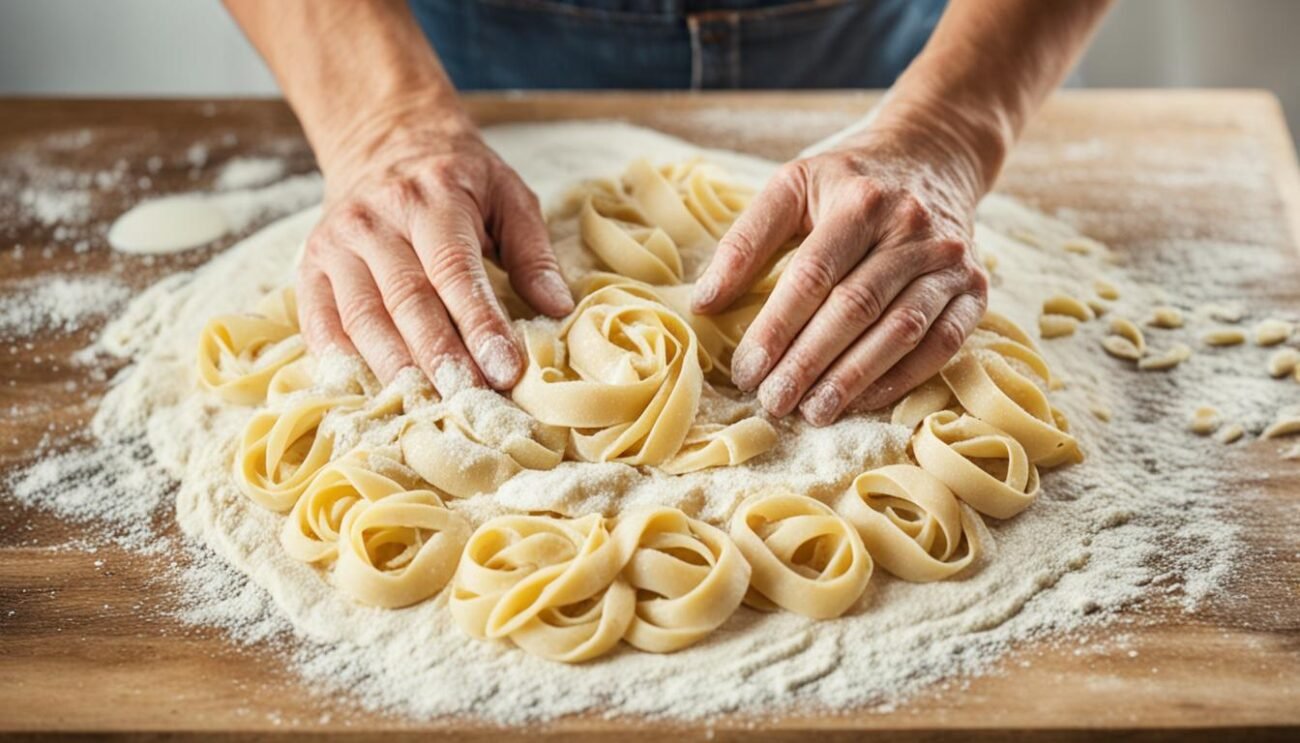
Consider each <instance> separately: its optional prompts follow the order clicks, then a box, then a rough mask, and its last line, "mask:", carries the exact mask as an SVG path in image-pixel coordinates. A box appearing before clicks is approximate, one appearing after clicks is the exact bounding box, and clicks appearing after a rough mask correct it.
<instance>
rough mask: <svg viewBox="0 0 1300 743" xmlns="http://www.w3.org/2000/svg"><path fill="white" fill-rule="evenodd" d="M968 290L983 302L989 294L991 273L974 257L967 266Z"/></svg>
mask: <svg viewBox="0 0 1300 743" xmlns="http://www.w3.org/2000/svg"><path fill="white" fill-rule="evenodd" d="M965 274H966V288H967V291H968V292H969V293H970V294H972V295H974V296H975V298H977V299H979V300H980V302H981V304H983V303H984V302H985V301H986V300H987V298H988V295H989V274H988V271H985V270H984V267H983V266H981V265H979V263H978V262H977V261H975V260H974V259H973V258H972V259H970V261H969V262H968V264H967V265H966V268H965Z"/></svg>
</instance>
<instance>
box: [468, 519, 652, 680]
mask: <svg viewBox="0 0 1300 743" xmlns="http://www.w3.org/2000/svg"><path fill="white" fill-rule="evenodd" d="M619 557H620V555H619V550H618V548H617V547H616V546H615V545H614V543H613V542H612V541H611V540H610V535H609V531H608V530H607V529H606V527H605V524H604V521H603V519H602V518H601V517H600V516H599V515H598V514H590V515H588V516H584V517H582V518H580V519H572V520H569V519H559V518H550V517H545V516H502V517H499V518H495V519H492V520H491V521H488V522H487V523H485V524H483V525H482V526H480V527H479V528H478V529H477V530H476V531H475V532H474V534H473V535H472V536H471V537H470V538H469V541H468V543H467V544H466V546H465V551H464V555H463V556H462V557H461V562H460V567H459V569H458V570H457V571H456V577H455V580H454V581H453V583H452V590H451V594H450V597H449V600H448V605H449V606H450V608H451V614H452V617H453V618H454V619H455V621H456V624H457V626H459V627H460V628H461V629H462V630H464V631H465V632H466V633H468V634H469V635H470V636H472V637H477V638H480V639H505V638H509V639H510V640H512V641H513V642H514V643H515V644H517V645H519V646H520V647H522V648H523V649H525V650H527V651H528V652H530V653H532V654H534V655H538V656H540V657H543V658H547V659H550V660H558V661H564V662H568V663H576V662H581V661H584V660H589V659H591V658H595V657H597V656H599V655H603V654H604V653H606V652H608V651H609V650H610V649H612V648H613V647H614V646H615V645H616V644H618V641H619V639H620V638H622V637H623V635H624V634H625V633H626V632H627V629H628V627H629V626H630V625H631V623H632V618H633V615H634V614H635V610H636V592H635V591H634V590H633V589H632V587H631V585H629V584H628V583H627V582H626V581H624V580H622V579H621V578H619V572H620V570H621V569H622V565H621V564H620V562H619Z"/></svg>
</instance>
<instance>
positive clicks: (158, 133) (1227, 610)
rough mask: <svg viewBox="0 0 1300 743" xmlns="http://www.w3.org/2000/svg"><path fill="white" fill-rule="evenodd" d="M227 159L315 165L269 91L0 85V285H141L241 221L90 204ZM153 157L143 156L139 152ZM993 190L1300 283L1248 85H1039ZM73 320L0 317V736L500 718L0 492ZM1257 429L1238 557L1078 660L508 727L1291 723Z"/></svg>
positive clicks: (1286, 209) (1278, 301)
mask: <svg viewBox="0 0 1300 743" xmlns="http://www.w3.org/2000/svg"><path fill="white" fill-rule="evenodd" d="M874 100H875V96H874V95H872V94H869V93H822V94H719V95H683V94H662V95H659V94H649V95H641V94H636V95H633V94H609V95H595V96H592V95H576V94H555V95H542V96H522V97H517V96H510V97H490V96H489V97H476V98H472V100H471V101H470V105H471V107H472V109H473V112H474V114H475V116H476V117H477V118H478V119H479V120H480V121H481V122H483V123H485V124H486V123H496V122H504V121H538V120H555V119H565V118H612V119H623V120H628V121H632V122H634V123H638V124H643V125H648V126H652V127H655V128H658V129H661V130H663V131H666V132H668V133H670V134H675V135H678V136H681V137H685V138H687V139H689V140H692V141H695V142H697V143H700V144H703V145H707V146H715V147H726V148H731V149H739V150H743V151H748V152H752V153H755V154H759V155H764V156H768V157H772V158H778V159H779V158H786V157H789V156H791V155H793V154H794V153H796V152H797V151H798V150H799V149H800V148H801V147H803V146H805V145H806V144H808V143H810V142H812V141H815V140H817V139H819V138H820V137H822V136H824V135H827V134H829V133H831V132H833V131H835V130H836V129H838V128H839V127H841V126H843V125H845V124H847V123H849V122H851V121H853V120H854V119H856V118H857V117H858V116H860V115H861V113H862V112H863V111H864V110H865V109H866V108H867V107H868V106H869V105H870V103H871V102H872V101H874ZM196 144H197V145H201V147H202V148H203V152H200V151H199V150H195V149H192V148H193V147H194V145H196ZM204 153H205V154H206V157H204V158H199V157H198V155H199V154H204ZM245 155H274V156H277V157H283V158H285V159H286V160H287V162H288V163H289V168H290V171H291V172H306V171H309V170H310V169H311V168H312V167H313V161H312V157H311V154H310V151H309V150H308V149H307V147H306V145H305V143H304V141H303V140H302V137H301V133H300V131H299V129H298V126H297V124H296V122H295V121H294V119H293V117H292V115H291V114H290V112H289V111H288V109H287V108H286V107H285V106H284V105H283V104H282V103H281V102H278V101H215V102H204V101H165V102H164V101H67V100H0V292H2V293H5V294H6V295H7V294H8V293H10V292H13V291H15V290H16V288H18V287H21V285H22V282H23V281H24V280H26V279H29V278H31V277H34V276H44V275H49V274H76V275H94V274H104V275H112V276H115V277H117V278H119V279H120V280H122V281H124V282H127V283H129V284H130V285H131V286H132V287H134V288H137V289H138V288H142V287H144V286H146V285H148V284H149V283H150V282H152V281H154V280H156V279H157V278H159V277H161V276H164V275H166V274H168V273H171V272H173V271H176V270H179V269H184V268H191V267H194V266H196V265H199V264H200V263H202V262H203V261H204V260H206V259H207V258H209V257H210V256H212V255H213V254H215V253H216V252H218V251H220V250H221V249H222V248H224V247H227V246H228V245H230V244H232V243H233V242H234V241H235V240H236V239H237V237H239V236H231V237H230V238H228V239H225V240H223V241H221V243H220V244H218V245H215V246H212V247H210V248H204V249H199V250H195V251H190V252H187V253H182V254H180V255H175V256H167V257H161V258H158V259H154V260H149V259H144V258H139V257H126V256H118V255H114V254H112V253H110V251H109V250H108V249H107V245H106V242H105V240H104V233H105V231H106V228H107V224H108V222H110V221H111V219H112V218H113V217H114V216H116V215H117V214H119V213H120V212H121V211H123V210H124V209H126V208H127V207H129V206H130V205H131V204H133V203H135V202H137V201H138V200H139V199H140V198H142V197H144V196H147V195H153V194H160V193H169V192H180V191H187V190H194V189H201V188H208V187H210V186H211V184H212V180H213V178H214V177H215V174H216V172H217V171H218V170H219V168H220V166H221V165H222V164H223V163H225V162H226V161H228V160H229V159H230V158H232V157H236V156H245ZM151 157H159V158H161V160H154V162H153V166H152V167H150V163H149V161H150V158H151ZM200 160H202V162H200ZM103 172H108V173H113V172H120V173H122V174H123V175H122V176H121V177H119V178H117V180H116V181H113V182H107V183H106V187H105V188H103V189H102V190H101V189H95V188H92V189H91V190H92V191H93V194H92V197H91V201H90V205H89V208H90V210H91V211H92V219H91V220H90V221H89V222H88V223H87V224H86V225H84V226H81V227H79V228H78V229H77V231H76V233H75V234H74V235H72V236H69V235H68V234H59V235H56V232H55V230H56V228H55V227H53V226H50V225H45V224H43V223H41V222H40V221H38V220H35V219H33V218H32V217H31V216H30V215H28V214H27V213H26V211H24V210H23V209H21V208H19V207H18V204H17V199H18V194H20V193H21V192H22V190H23V189H24V188H25V187H27V186H28V185H29V184H30V183H34V182H35V179H36V177H37V175H38V174H44V175H42V176H41V177H49V175H50V174H51V173H55V174H60V177H62V178H64V179H74V178H75V177H76V176H77V175H78V174H97V173H103ZM1156 176H1159V177H1156ZM141 178H148V182H147V184H146V183H145V182H143V181H141V180H140V179H141ZM109 180H110V181H111V180H112V179H109ZM145 185H147V186H148V189H147V190H146V189H144V188H143V186H145ZM999 188H1000V189H1001V190H1003V191H1005V192H1008V193H1011V194H1013V195H1016V196H1018V197H1021V198H1023V199H1025V200H1026V201H1028V202H1030V203H1031V204H1033V205H1035V206H1037V207H1039V208H1042V209H1044V210H1046V211H1048V212H1049V213H1051V212H1052V211H1054V210H1058V209H1060V210H1069V211H1068V216H1069V218H1070V219H1071V220H1072V221H1073V222H1075V224H1076V225H1077V226H1078V227H1080V228H1081V229H1082V230H1084V231H1085V232H1087V233H1089V234H1091V235H1093V236H1095V237H1097V238H1098V239H1101V240H1103V241H1105V242H1107V243H1109V244H1110V245H1111V246H1112V247H1113V248H1115V249H1116V250H1117V251H1120V252H1123V253H1125V254H1127V255H1128V256H1129V257H1130V259H1131V267H1132V270H1134V271H1135V272H1136V273H1137V274H1138V275H1139V276H1144V277H1146V278H1149V279H1150V280H1153V281H1160V282H1162V283H1165V284H1166V285H1168V284H1170V283H1172V282H1177V281H1178V277H1176V276H1168V275H1165V274H1166V273H1167V272H1165V273H1162V265H1163V264H1164V261H1162V255H1165V256H1167V255H1168V253H1167V252H1163V253H1162V251H1169V250H1176V249H1178V248H1177V245H1176V244H1174V243H1171V242H1168V241H1164V240H1162V238H1163V237H1165V236H1170V235H1179V236H1187V235H1195V236H1198V237H1204V238H1205V239H1206V240H1207V241H1217V242H1220V243H1223V244H1234V245H1240V246H1242V247H1241V249H1242V250H1248V251H1255V252H1254V253H1253V254H1252V255H1256V256H1265V255H1266V256H1269V257H1270V258H1273V259H1278V260H1279V261H1280V263H1279V265H1284V266H1286V268H1285V269H1283V270H1281V271H1280V272H1279V274H1278V275H1276V276H1274V277H1273V280H1270V281H1260V282H1254V283H1251V284H1249V285H1241V286H1237V285H1233V284H1231V283H1228V281H1226V280H1225V282H1224V285H1223V286H1222V287H1221V291H1222V295H1223V297H1224V298H1231V297H1241V298H1243V299H1245V300H1246V301H1247V302H1248V303H1255V304H1270V305H1273V306H1291V307H1294V306H1296V304H1297V303H1300V253H1297V252H1296V239H1295V235H1297V234H1300V174H1298V173H1297V167H1296V160H1295V154H1294V150H1293V148H1292V146H1291V140H1290V137H1289V136H1288V134H1287V131H1286V126H1285V123H1284V122H1283V120H1282V116H1281V111H1280V109H1279V107H1278V105H1277V103H1276V101H1275V100H1274V99H1273V98H1272V97H1271V96H1270V95H1268V94H1266V93H1260V92H1251V91H1184V92H1160V93H1157V92H1150V91H1099V92H1072V93H1066V94H1062V95H1061V96H1059V97H1057V98H1056V99H1054V100H1053V101H1052V102H1050V103H1049V105H1048V106H1047V107H1046V108H1045V110H1044V111H1043V112H1042V114H1041V115H1040V116H1039V117H1038V119H1037V120H1036V121H1035V122H1034V124H1033V126H1032V127H1031V129H1030V131H1029V132H1028V133H1027V134H1026V136H1025V138H1024V141H1023V143H1022V145H1021V147H1020V148H1019V149H1018V150H1017V152H1016V155H1015V156H1014V157H1013V159H1012V161H1011V163H1010V164H1009V167H1008V169H1007V171H1006V173H1005V174H1004V176H1003V178H1002V180H1001V181H1000V184H999ZM81 240H84V241H85V243H84V244H83V245H82V246H81V247H80V248H79V249H78V248H77V247H76V243H77V242H79V241H81ZM16 246H21V248H17V247H16ZM1243 255H1244V254H1243ZM1279 256H1282V257H1283V258H1279ZM96 326H97V323H91V324H90V325H89V326H88V327H86V328H85V329H82V330H79V331H76V332H71V333H67V332H41V333H38V334H34V335H33V336H32V337H17V338H15V337H3V336H2V334H0V731H10V732H13V733H20V734H23V735H32V734H38V733H41V732H45V733H49V734H56V735H60V736H64V735H67V734H70V733H74V732H80V733H121V734H144V735H153V736H157V737H171V736H174V735H182V734H197V733H202V734H210V735H216V736H220V737H222V738H229V739H234V738H241V737H256V736H258V735H260V734H264V733H270V732H280V733H301V734H331V735H338V736H341V737H357V738H364V737H367V736H369V735H371V734H374V733H376V732H378V731H386V732H388V733H391V734H393V735H394V736H395V737H397V738H405V737H427V735H428V734H429V733H436V734H449V735H455V736H457V737H464V738H474V739H483V740H488V739H491V740H496V739H499V738H501V737H502V736H503V735H505V734H506V733H509V732H520V731H501V730H495V729H490V728H483V727H480V726H476V725H475V724H474V723H473V721H464V720H456V721H434V722H412V721H407V720H401V719H392V718H389V717H383V716H379V715H375V714H370V713H366V712H364V711H362V710H359V709H355V708H353V707H352V706H350V705H349V704H348V703H347V701H346V699H322V698H320V697H317V696H314V695H313V694H312V693H311V691H310V690H309V689H306V688H304V687H303V686H302V685H301V684H300V683H299V682H298V681H297V680H296V679H295V677H294V675H293V674H292V672H291V671H290V670H289V669H288V667H287V666H286V664H285V662H284V661H283V660H282V658H281V656H280V655H279V654H278V653H277V652H276V649H275V643H264V644H260V645H257V646H253V647H244V648H241V647H236V646H235V645H233V644H232V643H231V642H230V641H229V640H228V639H227V638H225V637H223V635H222V633H221V632H219V631H216V630H206V629H199V628H194V627H188V626H185V625H183V624H180V623H179V622H177V621H175V620H173V619H170V618H169V612H170V611H171V610H172V609H174V608H175V607H177V606H180V605H183V604H184V602H185V600H186V597H185V596H184V595H183V594H181V593H180V592H178V590H177V588H176V586H174V585H171V584H169V582H168V579H167V577H166V571H165V570H163V569H160V566H165V565H166V564H167V563H169V562H171V561H173V560H178V559H184V558H183V556H175V555H168V554H152V555H144V554H139V553H137V552H128V551H123V550H121V549H116V548H112V547H99V548H75V547H69V546H67V545H68V544H69V543H70V542H71V543H75V540H77V539H78V538H80V537H82V536H84V535H85V534H86V533H87V531H88V530H89V531H92V532H93V530H94V528H95V527H94V526H93V525H92V526H86V525H79V524H70V523H64V522H62V521H61V520H60V519H58V518H56V517H54V516H51V515H50V514H49V513H46V512H42V511H40V510H36V509H30V508H24V507H20V506H18V505H16V504H15V503H14V502H13V500H12V499H11V498H10V497H9V490H8V489H9V487H10V485H9V475H10V474H11V473H13V472H14V471H16V470H18V469H20V468H22V467H25V466H27V465H29V464H30V463H31V462H32V460H33V456H34V455H33V452H34V451H35V450H36V449H37V446H38V444H39V443H40V442H42V441H46V442H48V441H54V442H57V443H58V445H59V446H73V445H75V444H77V443H78V442H81V441H84V440H85V433H84V427H85V425H86V423H87V421H88V420H89V418H90V417H91V416H92V415H93V411H94V408H95V404H96V400H97V398H98V396H99V395H100V394H101V393H102V391H103V388H104V386H105V382H104V380H105V379H106V378H107V373H111V371H112V370H111V369H103V368H100V369H99V370H98V371H96V370H95V369H94V368H88V367H86V366H82V365H78V364H76V363H74V362H73V360H72V356H73V354H74V352H75V351H77V350H78V349H80V348H82V347H84V346H85V345H87V344H88V343H89V342H90V340H91V339H92V337H93V335H94V328H95V327H96ZM1275 448H1276V447H1269V446H1266V445H1260V444H1252V445H1250V446H1248V447H1243V450H1242V451H1241V452H1238V453H1235V454H1234V455H1233V458H1232V460H1231V461H1230V462H1225V464H1224V466H1225V467H1230V468H1232V469H1233V470H1234V472H1235V477H1236V478H1237V480H1238V481H1239V482H1240V487H1241V492H1242V493H1245V492H1247V491H1250V492H1253V493H1263V494H1264V495H1263V496H1262V497H1260V496H1255V497H1250V498H1249V499H1245V500H1243V501H1242V505H1241V507H1240V510H1239V512H1238V517H1239V518H1240V520H1241V521H1242V523H1243V525H1244V526H1245V534H1246V540H1247V543H1248V551H1249V554H1248V556H1247V558H1246V559H1245V560H1244V561H1243V564H1242V566H1241V567H1240V569H1239V570H1237V571H1236V573H1235V574H1234V576H1233V577H1232V578H1231V579H1230V580H1229V584H1228V586H1227V588H1226V593H1225V595H1227V596H1228V597H1229V598H1230V599H1231V600H1228V601H1219V602H1214V605H1213V606H1211V607H1210V608H1208V609H1206V610H1203V611H1200V612H1197V613H1192V614H1187V613H1184V612H1183V611H1182V610H1181V609H1180V608H1176V607H1173V606H1170V607H1168V608H1167V609H1161V608H1159V605H1158V603H1157V605H1156V606H1155V607H1154V608H1147V609H1145V610H1144V615H1145V616H1146V617H1147V618H1148V619H1149V618H1150V617H1151V616H1152V615H1153V614H1154V616H1155V617H1156V620H1155V621H1144V622H1139V623H1133V624H1131V625H1121V626H1120V627H1117V628H1116V629H1115V630H1114V631H1115V632H1121V631H1122V632H1123V633H1124V634H1125V635H1127V641H1126V642H1125V643H1124V645H1123V650H1119V649H1112V650H1110V651H1101V652H1098V653H1092V654H1087V655H1084V656H1082V657H1080V656H1078V655H1076V654H1075V653H1074V652H1073V651H1072V649H1071V648H1070V647H1066V646H1062V645H1060V644H1059V643H1051V642H1044V643H1037V644H1027V645H1026V646H1024V647H1022V648H1020V649H1018V650H1016V651H1015V652H1013V653H1011V654H1010V655H1009V656H1008V657H1007V658H1006V659H1005V661H1004V662H1003V663H1002V664H1001V666H1000V669H999V672H998V673H995V674H992V675H989V676H984V677H980V678H976V679H972V680H970V681H969V683H965V682H961V683H954V684H947V685H940V686H939V687H937V688H934V689H931V690H928V691H926V692H925V693H923V694H922V695H920V696H919V697H918V698H916V699H915V700H914V701H912V702H911V703H909V704H907V705H905V706H903V707H901V708H899V709H896V710H894V711H891V712H888V713H882V712H873V713H862V712H854V711H853V710H846V711H845V713H844V714H843V715H837V716H823V717H815V718H807V717H783V718H778V719H775V720H770V721H765V722H764V723H763V725H762V726H761V727H760V728H754V727H753V724H754V723H753V721H752V720H745V719H723V720H718V721H715V722H713V723H711V724H710V725H709V726H708V727H701V726H686V727H683V728H681V729H670V728H665V727H664V726H662V725H653V726H651V725H645V724H641V723H639V722H638V721H636V720H604V719H596V718H582V719H569V720H563V721H560V722H557V723H554V724H552V725H548V726H546V727H544V728H539V729H536V730H531V731H526V732H530V733H537V734H544V735H548V736H553V737H557V738H563V739H571V738H592V739H614V738H617V739H620V740H634V739H635V740H641V739H646V740H649V739H654V738H658V737H662V736H664V735H665V734H671V735H673V736H674V737H686V738H705V737H709V736H712V737H714V738H716V739H721V740H728V739H735V740H742V739H743V740H799V739H805V738H806V737H808V736H809V735H810V734H812V733H814V732H815V733H816V735H817V737H818V738H819V739H823V740H828V741H829V740H839V739H849V738H853V737H856V736H857V735H858V734H859V733H861V732H863V731H873V732H874V733H876V734H878V735H880V736H881V737H883V738H886V739H909V740H936V739H954V740H957V739H960V740H968V739H980V740H1025V739H1030V738H1034V739H1045V740H1063V739H1082V738H1089V737H1093V736H1094V735H1098V734H1104V735H1106V736H1111V735H1123V736H1124V737H1126V738H1131V739H1167V738H1175V737H1177V738H1179V739H1185V738H1188V737H1191V738H1200V739H1207V740H1208V739H1215V740H1221V739H1224V738H1226V737H1229V736H1231V737H1233V738H1252V739H1272V738H1286V737H1288V736H1292V735H1300V728H1298V727H1297V726H1300V609H1298V608H1297V603H1298V600H1300V595H1297V589H1298V587H1300V537H1298V536H1297V535H1300V466H1297V464H1296V463H1286V462H1282V461H1281V460H1279V459H1277V457H1276V455H1275ZM1171 476H1176V473H1174V474H1173V475H1171ZM1223 496H1224V498H1233V497H1234V496H1236V497H1240V493H1234V492H1225V493H1223ZM169 522H170V515H167V514H164V515H161V516H160V517H159V524H158V526H159V528H160V529H162V530H163V531H164V532H166V531H168V530H171V529H173V527H172V526H171V525H170V523H169ZM1291 739H1295V738H1291Z"/></svg>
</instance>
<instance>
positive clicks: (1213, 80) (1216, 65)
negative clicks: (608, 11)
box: [0, 0, 1300, 132]
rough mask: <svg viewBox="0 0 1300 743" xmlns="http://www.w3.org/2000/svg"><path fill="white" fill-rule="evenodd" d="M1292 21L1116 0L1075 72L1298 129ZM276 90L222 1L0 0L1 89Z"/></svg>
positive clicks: (1251, 1)
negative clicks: (1216, 96) (1256, 114)
mask: <svg viewBox="0 0 1300 743" xmlns="http://www.w3.org/2000/svg"><path fill="white" fill-rule="evenodd" d="M267 1H268V2H274V1H275V0H267ZM325 1H345V0H325ZM346 1H353V2H354V1H357V0H346ZM1044 1H1046V2H1051V1H1053V0H1044ZM1297 28H1300V1H1297V0H1236V1H1230V0H1124V1H1123V2H1121V3H1120V4H1119V6H1118V7H1117V8H1116V9H1115V10H1114V11H1113V12H1112V13H1111V15H1110V16H1109V17H1108V19H1107V20H1106V23H1105V25H1104V26H1103V28H1102V30H1101V32H1100V34H1099V35H1098V38H1097V40H1096V42H1095V43H1094V44H1093V46H1092V48H1091V49H1090V50H1089V52H1088V54H1087V56H1086V57H1085V58H1084V60H1083V63H1082V64H1081V65H1080V69H1079V73H1080V74H1079V79H1080V80H1081V81H1082V83H1083V84H1084V85H1085V86H1089V87H1165V86H1192V87H1256V88H1267V89H1269V90H1272V91H1274V92H1275V93H1277V94H1278V96H1279V97H1280V98H1281V99H1282V101H1283V104H1284V106H1285V107H1286V110H1287V117H1288V120H1289V121H1290V122H1291V124H1292V131H1293V132H1295V131H1297V128H1296V124H1297V122H1300V46H1298V45H1297V42H1296V38H1295V30H1296V29H1297ZM275 91H276V88H275V81H274V80H273V79H272V77H271V76H270V74H269V73H268V72H267V70H266V68H265V67H264V66H263V65H262V63H261V61H260V60H259V59H258V58H257V55H256V53H255V52H254V51H253V50H252V48H251V47H250V46H249V45H248V42H247V41H245V40H244V38H243V36H242V35H241V34H240V32H239V29H238V28H237V27H236V26H235V24H234V23H233V22H232V21H231V20H230V18H229V17H228V16H227V15H226V13H225V11H224V9H223V8H222V7H221V4H220V3H219V2H218V0H0V95H13V94H37V95H136V96H159V95H193V96H226V95H273V94H274V93H275Z"/></svg>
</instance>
